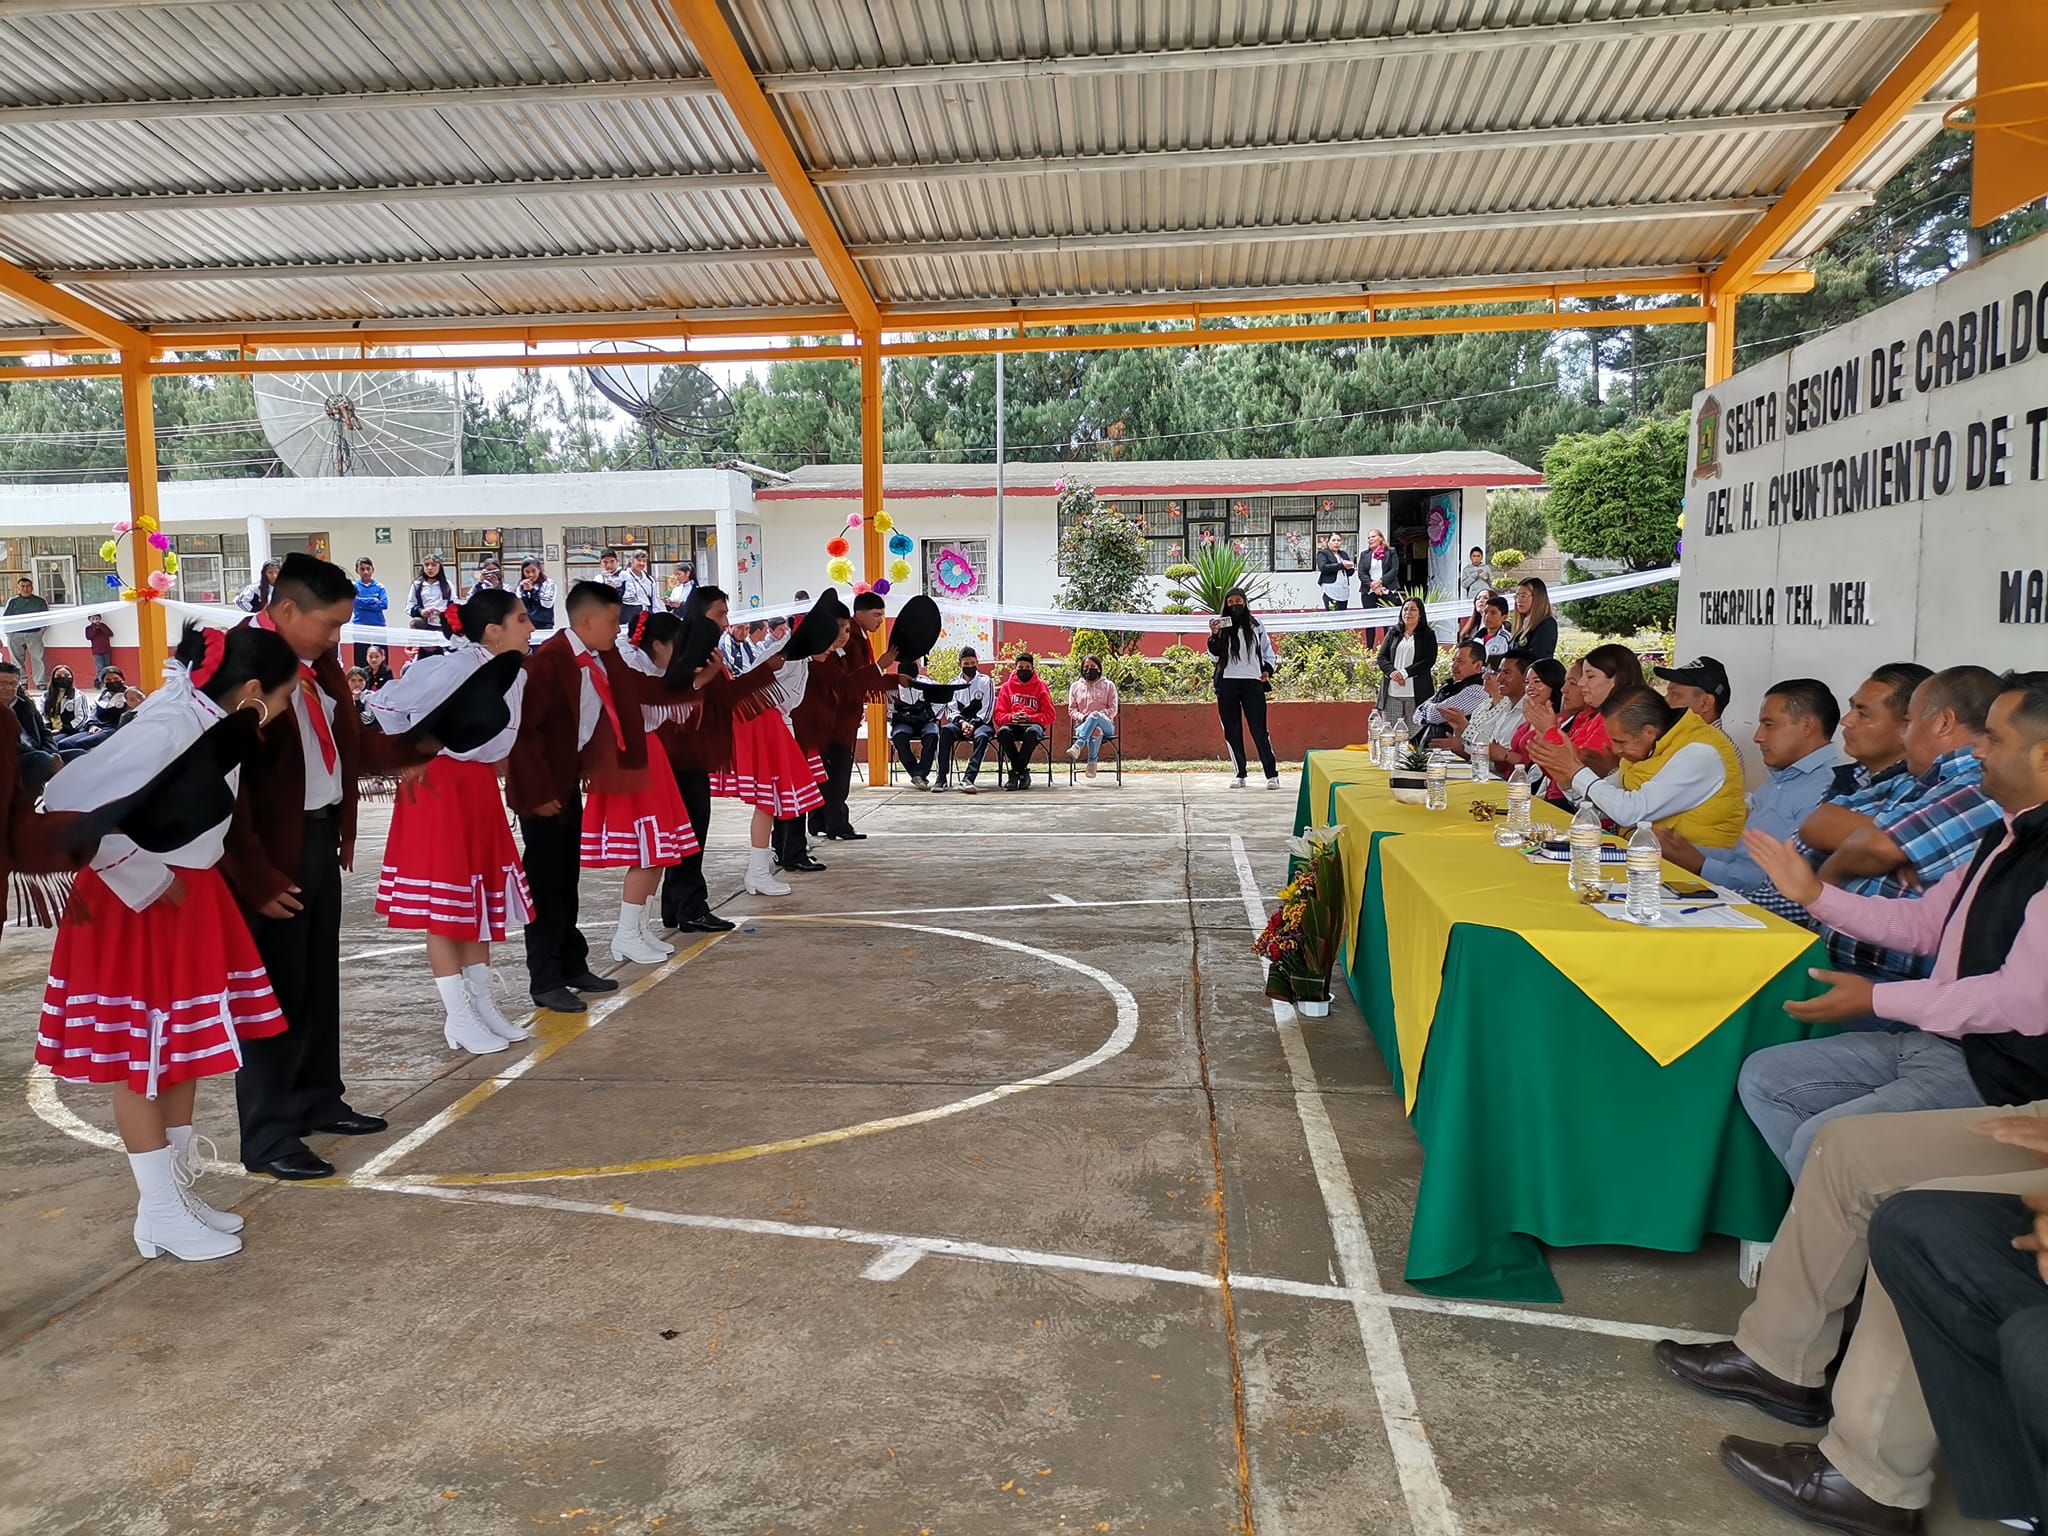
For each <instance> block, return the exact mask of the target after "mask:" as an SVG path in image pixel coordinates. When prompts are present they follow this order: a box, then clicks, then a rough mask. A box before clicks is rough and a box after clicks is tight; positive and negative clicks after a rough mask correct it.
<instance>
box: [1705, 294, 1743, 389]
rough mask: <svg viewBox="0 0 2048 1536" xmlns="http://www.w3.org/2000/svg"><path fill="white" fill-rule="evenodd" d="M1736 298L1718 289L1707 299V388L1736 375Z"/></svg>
mask: <svg viewBox="0 0 2048 1536" xmlns="http://www.w3.org/2000/svg"><path fill="white" fill-rule="evenodd" d="M1736 303H1737V299H1736V296H1735V295H1734V294H1732V293H1723V292H1721V291H1719V290H1718V289H1717V290H1715V291H1714V292H1713V293H1711V294H1709V295H1708V297H1707V388H1709V389H1712V388H1713V387H1714V386H1715V385H1716V384H1719V383H1720V382H1721V381H1722V380H1724V379H1726V378H1728V377H1729V376H1730V375H1731V374H1733V373H1734V372H1735V305H1736Z"/></svg>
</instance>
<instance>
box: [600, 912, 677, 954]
mask: <svg viewBox="0 0 2048 1536" xmlns="http://www.w3.org/2000/svg"><path fill="white" fill-rule="evenodd" d="M646 924H647V909H646V908H645V907H643V906H641V905H640V904H639V903H638V902H637V901H628V902H621V903H620V904H619V925H618V926H617V927H616V928H614V929H613V930H612V958H613V959H614V960H619V961H623V962H624V963H625V964H627V965H659V964H661V962H662V961H664V960H666V959H667V958H668V957H669V953H670V951H669V950H668V949H667V948H666V947H665V946H660V945H657V944H656V943H655V942H654V940H653V939H651V938H649V937H648V936H647V935H646V934H644V933H642V932H641V929H642V928H644V927H645V926H646Z"/></svg>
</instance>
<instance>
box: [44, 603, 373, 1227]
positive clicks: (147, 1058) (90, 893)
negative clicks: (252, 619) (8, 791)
mask: <svg viewBox="0 0 2048 1536" xmlns="http://www.w3.org/2000/svg"><path fill="white" fill-rule="evenodd" d="M344 580H346V578H344ZM175 660H176V663H177V664H176V666H174V667H173V668H172V669H171V676H170V677H169V679H168V680H167V681H166V682H165V684H164V686H163V687H162V688H160V689H158V690H157V692H156V694H155V695H154V696H153V697H152V698H150V699H149V700H148V701H147V702H146V703H145V704H144V705H143V707H142V708H141V709H140V710H139V711H137V713H136V716H135V720H134V721H133V723H132V724H131V725H129V727H128V728H127V729H125V730H123V731H121V732H119V733H118V734H116V735H115V736H114V737H112V738H111V739H110V740H109V741H108V742H107V744H106V745H105V746H104V747H102V748H100V749H99V750H98V751H96V752H94V753H93V754H92V755H91V756H90V757H88V758H85V759H83V760H81V761H80V762H78V763H75V764H73V765H72V766H70V767H69V768H67V769H66V770H65V771H64V772H63V773H61V774H59V775H58V776H57V778H56V779H54V780H52V781H51V784H50V788H49V790H48V792H47V795H46V799H45V803H46V804H48V805H50V806H51V807H52V808H53V809H56V810H63V811H96V810H101V809H103V808H106V807H108V806H109V805H110V804H111V803H112V802H115V801H118V800H121V799H123V798H125V797H128V796H132V795H135V794H137V792H138V791H141V792H145V793H147V792H148V787H149V786H150V785H151V781H152V780H154V779H156V777H157V775H158V774H159V773H160V772H161V771H162V770H164V768H165V767H166V765H167V764H170V763H171V762H172V760H173V759H175V758H177V757H178V756H179V755H180V754H181V753H183V752H184V751H185V750H186V749H187V748H189V747H191V746H192V745H193V744H194V743H195V742H197V741H198V740H199V739H200V737H201V736H202V735H203V734H204V733H205V732H207V731H208V730H209V729H210V728H211V727H213V726H215V725H217V724H219V723H220V722H222V721H225V720H228V719H229V718H230V717H231V716H234V715H236V714H237V713H238V712H240V711H244V710H247V711H250V712H253V713H254V714H255V715H256V716H257V725H258V729H259V730H260V729H262V727H264V726H265V725H267V724H268V723H269V722H270V721H271V720H273V719H275V720H277V722H278V727H277V733H278V734H281V735H283V734H290V733H291V731H292V729H293V727H292V722H291V720H290V718H289V714H290V711H291V707H292V695H293V692H294V688H295V684H296V683H297V680H298V675H299V663H298V658H297V657H296V656H294V655H293V654H292V651H291V647H290V646H288V645H287V644H286V643H285V642H284V641H283V640H282V639H280V638H279V637H278V636H277V635H275V634H272V633H270V632H268V631H266V630H260V629H254V628H249V627H246V626H245V627H242V628H238V629H233V630H218V629H209V630H202V629H200V628H198V627H197V626H196V625H188V626H187V627H186V629H185V633H184V636H183V638H181V639H180V640H179V642H178V648H177V652H176V657H175ZM265 734H268V733H267V732H266V733H265ZM240 772H241V770H240V769H229V770H227V777H228V781H229V786H230V788H229V790H228V792H227V793H226V794H223V795H222V797H221V805H220V808H221V810H222V811H223V812H225V813H226V814H224V815H223V816H222V818H221V819H220V820H218V821H216V822H215V823H214V824H212V825H211V826H205V827H203V828H200V829H198V830H197V831H196V834H195V835H191V836H189V837H188V838H186V840H185V841H183V842H181V843H180V844H178V845H177V846H174V847H171V848H169V849H168V850H167V851H164V852H161V853H152V852H148V851H146V850H145V849H143V848H142V847H141V846H139V845H138V844H137V843H135V842H134V841H133V840H131V839H130V838H129V837H128V836H127V835H125V834H124V833H122V832H118V831H116V832H110V833H108V834H107V835H106V836H105V837H103V838H102V839H101V841H100V844H99V851H98V853H97V854H96V855H95V856H94V858H93V860H92V864H91V867H90V868H88V869H87V870H85V871H84V872H83V873H81V874H80V875H79V876H78V881H77V886H76V888H75V889H74V891H73V893H72V897H71V902H70V905H69V907H68V908H67V909H66V911H65V914H64V921H63V924H62V926H61V927H60V928H59V929H58V932H57V945H56V949H55V950H54V952H53V953H52V954H51V957H50V977H49V982H48V984H47V986H46V987H45V988H44V991H43V1009H42V1020H41V1025H40V1027H39V1029H38V1030H37V1034H36V1061H37V1062H38V1063H39V1064H40V1065H42V1066H44V1067H47V1068H48V1069H49V1070H50V1071H51V1072H52V1073H53V1074H55V1075H56V1076H58V1077H60V1078H63V1079H66V1080H67V1081H70V1082H91V1083H105V1084H108V1085H109V1086H110V1087H111V1089H112V1091H113V1097H114V1123H115V1125H116V1126H117V1127H118V1128H119V1131H120V1135H121V1141H122V1144H123V1145H124V1146H125V1147H126V1148H127V1151H128V1166H129V1169H130V1171H131V1172H132V1173H133V1175H134V1178H135V1185H136V1189H137V1191H138V1193H139V1196H140V1199H139V1201H138V1203H137V1205H136V1210H135V1228H134V1232H135V1246H136V1248H137V1249H138V1250H139V1251H140V1252H141V1254H142V1256H143V1257H144V1258H145V1259H153V1258H155V1257H156V1256H157V1255H158V1254H160V1253H169V1254H173V1255H175V1256H176V1257H178V1258H181V1259H195V1260H196V1259H220V1258H226V1257H227V1256H228V1255H229V1254H232V1253H237V1252H239V1251H240V1250H241V1247H242V1239H241V1238H240V1237H239V1236H238V1235H237V1234H238V1233H239V1232H240V1231H241V1229H242V1218H241V1217H240V1216H237V1215H234V1214H233V1213H231V1212H226V1211H219V1210H215V1209H214V1208H213V1207H212V1206H210V1205H208V1204H206V1203H205V1202H204V1201H202V1200H200V1199H199V1198H198V1196H197V1195H195V1194H193V1193H192V1189H191V1185H192V1182H193V1177H194V1172H195V1169H194V1162H195V1141H196V1138H195V1137H194V1135H193V1131H192V1106H193V1100H194V1098H195V1096H196V1093H197V1090H198V1086H199V1080H200V1079H201V1078H202V1077H214V1076H218V1075H219V1074H221V1073H224V1072H232V1071H234V1070H235V1068H236V1066H237V1065H238V1064H239V1063H240V1062H241V1061H242V1060H243V1058H244V1057H245V1056H246V1054H247V1053H248V1052H249V1051H251V1050H253V1049H254V1048H255V1047H256V1046H258V1045H259V1044H260V1043H262V1042H264V1041H269V1040H276V1039H279V1038H281V1037H282V1036H283V1034H284V1033H285V1030H286V1015H285V1011H284V1009H283V1007H282V1005H281V1004H280V1002H279V999H278V997H277V995H276V994H275V993H274V992H273V991H272V988H271V983H270V980H269V978H268V976H267V975H266V973H265V966H264V962H263V960H262V958H261V957H260V956H259V955H258V954H257V949H256V944H255V942H254V940H253V939H252V938H251V937H250V934H249V928H248V925H247V924H246V923H245V922H244V921H243V918H242V914H241V912H240V910H238V909H237V907H236V905H235V901H234V898H233V896H232V895H230V894H229V891H228V887H227V884H226V882H225V881H224V880H223V879H222V878H221V874H220V870H219V868H218V865H219V864H220V861H221V857H222V853H223V851H224V849H225V846H226V840H227V835H228V829H229V826H230V825H231V822H232V815H233V813H232V809H231V807H232V806H233V803H234V802H233V798H232V796H233V788H232V786H233V784H234V780H235V778H236V776H237V775H238V774H239V773H240Z"/></svg>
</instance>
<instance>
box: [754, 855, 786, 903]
mask: <svg viewBox="0 0 2048 1536" xmlns="http://www.w3.org/2000/svg"><path fill="white" fill-rule="evenodd" d="M747 892H748V894H749V895H753V896H787V895H788V894H789V887H788V886H787V885H784V884H783V883H782V882H781V881H780V880H778V879H776V878H775V871H774V870H773V869H772V868H771V867H770V866H769V863H768V850H767V849H766V848H750V849H748V850H747Z"/></svg>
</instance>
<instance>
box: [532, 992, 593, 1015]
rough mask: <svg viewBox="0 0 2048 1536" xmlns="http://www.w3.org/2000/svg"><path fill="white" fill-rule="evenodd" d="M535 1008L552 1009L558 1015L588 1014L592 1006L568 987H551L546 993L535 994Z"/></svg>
mask: <svg viewBox="0 0 2048 1536" xmlns="http://www.w3.org/2000/svg"><path fill="white" fill-rule="evenodd" d="M533 1006H534V1007H536V1008H548V1009H552V1010H553V1011H554V1012H556V1013H587V1012H589V1010H590V1005H589V1004H588V1003H586V1002H584V1001H583V999H582V998H580V997H578V996H577V995H576V994H575V993H574V992H571V991H570V990H569V989H568V988H567V987H550V988H548V990H547V991H545V992H536V993H534V994H533Z"/></svg>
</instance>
